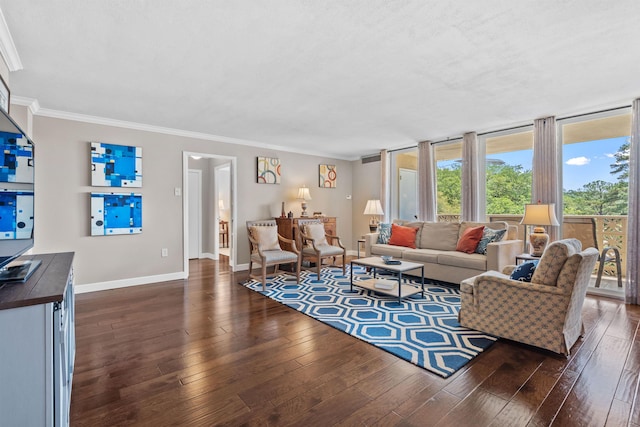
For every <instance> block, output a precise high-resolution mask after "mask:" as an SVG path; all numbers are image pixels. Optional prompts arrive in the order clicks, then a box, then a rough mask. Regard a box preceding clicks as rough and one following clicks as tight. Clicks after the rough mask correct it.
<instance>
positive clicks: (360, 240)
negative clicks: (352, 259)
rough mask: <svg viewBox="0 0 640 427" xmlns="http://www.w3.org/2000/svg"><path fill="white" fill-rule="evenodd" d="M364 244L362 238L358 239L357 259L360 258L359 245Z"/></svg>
mask: <svg viewBox="0 0 640 427" xmlns="http://www.w3.org/2000/svg"><path fill="white" fill-rule="evenodd" d="M364 244H365V240H364V239H358V259H359V258H360V245H364Z"/></svg>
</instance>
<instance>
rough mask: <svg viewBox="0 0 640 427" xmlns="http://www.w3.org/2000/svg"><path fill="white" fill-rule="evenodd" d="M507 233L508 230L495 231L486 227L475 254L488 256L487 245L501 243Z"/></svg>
mask: <svg viewBox="0 0 640 427" xmlns="http://www.w3.org/2000/svg"><path fill="white" fill-rule="evenodd" d="M506 233H507V230H506V229H502V230H494V229H493V228H489V227H485V228H484V230H483V231H482V239H480V241H479V242H478V246H476V250H475V252H476V253H477V254H485V255H486V254H487V245H488V244H489V243H492V242H499V241H500V240H502V239H503V238H504V235H505V234H506Z"/></svg>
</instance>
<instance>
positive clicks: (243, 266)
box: [233, 263, 249, 271]
mask: <svg viewBox="0 0 640 427" xmlns="http://www.w3.org/2000/svg"><path fill="white" fill-rule="evenodd" d="M248 269H249V264H248V263H247V264H238V265H236V268H234V269H233V271H247V270H248Z"/></svg>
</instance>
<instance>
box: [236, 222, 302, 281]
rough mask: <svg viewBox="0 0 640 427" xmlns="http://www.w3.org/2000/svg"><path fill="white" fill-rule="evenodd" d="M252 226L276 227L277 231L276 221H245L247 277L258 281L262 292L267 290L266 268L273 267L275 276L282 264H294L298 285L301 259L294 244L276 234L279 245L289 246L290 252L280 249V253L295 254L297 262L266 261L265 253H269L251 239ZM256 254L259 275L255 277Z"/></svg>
mask: <svg viewBox="0 0 640 427" xmlns="http://www.w3.org/2000/svg"><path fill="white" fill-rule="evenodd" d="M252 226H269V227H271V226H272V227H276V229H277V225H276V221H275V220H261V221H247V237H248V238H249V277H250V278H252V279H255V280H259V281H260V282H261V283H262V290H267V278H268V277H269V276H268V275H267V267H274V272H273V275H272V276H271V277H273V276H275V275H277V274H278V273H279V272H278V267H279V266H280V265H282V264H293V263H295V264H296V273H295V276H296V279H297V281H298V283H300V266H301V264H302V257H301V253H300V251H299V250H298V248H297V247H296V242H295V241H293V240H290V239H287V238H285V237H282V236H281V235H280V233H278V241H279V242H281V243H288V244H290V245H291V248H292V251H285V250H283V249H280V250H281V251H282V252H286V253H290V254H295V256H296V257H297V261H295V262H292V261H290V260H287V261H282V260H275V261H268V260H267V258H268V256H267V255H268V254H267V252H270V251H264V250H263V249H262V248H261V247H260V246H261V245H260V242H258V241H257V240H255V239H254V238H253V237H251V231H250V229H251V227H252ZM254 254H257V255H258V257H259V258H260V261H259V262H257V264H259V265H260V275H255V274H253V263H254V261H253V255H254ZM283 272H284V273H286V274H289V272H286V271H283Z"/></svg>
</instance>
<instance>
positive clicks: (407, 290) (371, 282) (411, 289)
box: [353, 279, 422, 298]
mask: <svg viewBox="0 0 640 427" xmlns="http://www.w3.org/2000/svg"><path fill="white" fill-rule="evenodd" d="M376 282H377V279H366V280H358V281H357V282H353V286H357V287H359V288H364V289H369V290H370V291H375V292H378V293H379V294H384V295H389V296H392V297H398V295H400V298H407V297H410V296H411V295H414V294H419V293H421V292H422V289H420V288H417V287H415V286H411V285H401V288H400V293H398V285H397V284H396V285H393V288H391V289H380V288H376V286H375V285H376Z"/></svg>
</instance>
